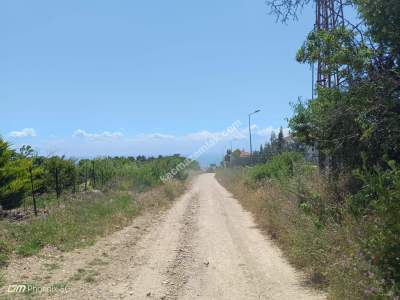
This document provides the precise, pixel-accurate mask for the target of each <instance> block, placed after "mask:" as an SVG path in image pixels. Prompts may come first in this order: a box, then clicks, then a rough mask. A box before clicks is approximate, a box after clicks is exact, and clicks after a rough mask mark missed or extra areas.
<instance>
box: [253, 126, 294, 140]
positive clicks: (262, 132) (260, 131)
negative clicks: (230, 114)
mask: <svg viewBox="0 0 400 300" xmlns="http://www.w3.org/2000/svg"><path fill="white" fill-rule="evenodd" d="M251 130H252V131H253V132H254V134H255V135H259V136H261V137H265V138H269V137H270V136H271V133H272V132H275V133H276V134H278V133H279V128H273V127H267V128H259V127H258V126H257V125H253V126H252V128H251ZM283 135H284V136H288V135H289V128H283Z"/></svg>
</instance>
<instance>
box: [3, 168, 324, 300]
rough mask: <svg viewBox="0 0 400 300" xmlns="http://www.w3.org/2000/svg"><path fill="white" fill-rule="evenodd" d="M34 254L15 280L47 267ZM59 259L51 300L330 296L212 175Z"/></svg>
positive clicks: (53, 274)
mask: <svg viewBox="0 0 400 300" xmlns="http://www.w3.org/2000/svg"><path fill="white" fill-rule="evenodd" d="M29 259H30V260H31V261H30V264H28V265H29V266H30V267H29V268H28V270H23V269H22V268H21V266H22V265H26V264H27V263H28V262H27V261H25V262H22V263H20V264H19V265H15V264H14V265H13V264H11V265H10V267H9V268H15V269H17V270H18V268H20V273H19V274H18V275H17V274H14V275H13V276H14V279H15V280H18V279H20V278H18V277H21V276H22V274H23V273H24V272H25V273H27V272H29V273H30V274H32V273H35V271H38V270H40V268H42V269H43V264H44V262H43V261H41V262H37V261H35V260H34V259H32V258H29ZM54 259H55V261H57V262H58V263H60V264H61V265H60V266H59V268H58V269H55V270H53V271H52V272H51V274H50V275H49V281H50V282H54V283H55V282H67V283H68V285H67V290H68V292H67V293H66V294H62V293H56V294H54V295H52V296H51V297H50V298H53V299H207V300H208V299H229V300H232V299H238V300H243V299H279V300H284V299H325V297H324V295H322V294H320V293H318V292H316V291H314V290H312V289H309V288H306V287H304V285H303V284H302V278H301V275H300V274H298V273H297V272H296V271H295V270H294V269H293V267H291V266H290V265H289V264H288V263H287V262H286V261H285V259H284V258H283V257H282V254H281V252H280V251H279V249H278V248H277V247H276V246H275V245H274V244H273V243H272V242H271V241H270V240H268V238H266V237H265V236H264V235H263V234H262V233H261V232H260V231H259V230H258V229H257V227H256V226H255V223H254V222H253V220H252V217H251V216H250V214H249V213H248V212H246V211H244V210H243V209H242V207H241V206H240V204H239V203H238V201H237V200H235V199H233V198H232V196H231V194H230V193H228V192H227V191H226V190H225V189H224V188H223V187H222V186H221V185H220V184H219V183H218V182H217V181H216V180H215V178H214V175H213V174H203V175H200V176H198V177H196V178H195V179H194V180H193V183H192V185H191V187H190V189H189V190H188V192H186V193H185V194H184V195H183V196H182V197H181V198H180V199H178V200H177V201H176V202H175V203H174V205H173V206H172V208H171V209H169V210H168V211H166V212H164V213H162V214H160V215H159V216H156V217H154V216H153V217H150V216H142V217H138V218H137V219H136V220H135V221H134V223H133V224H132V225H131V226H129V227H127V228H124V229H123V230H120V231H119V232H116V233H114V234H112V235H110V236H108V237H106V238H104V239H102V240H100V241H99V242H98V243H96V245H94V246H92V247H89V248H87V249H83V250H76V251H73V252H71V253H66V254H63V260H62V262H60V261H59V260H57V257H56V258H54ZM96 261H97V263H96ZM47 263H48V262H47ZM40 264H41V266H40ZM15 269H14V271H15ZM10 272H11V271H10ZM79 274H81V275H82V276H81V277H82V278H83V279H82V280H79V279H80V277H79ZM74 276H75V277H74ZM85 276H86V277H85ZM90 276H92V277H90ZM71 278H75V280H71ZM85 278H86V279H87V278H92V279H91V280H85ZM46 297H48V296H46Z"/></svg>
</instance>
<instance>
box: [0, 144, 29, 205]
mask: <svg viewBox="0 0 400 300" xmlns="http://www.w3.org/2000/svg"><path fill="white" fill-rule="evenodd" d="M25 185H26V173H25V170H24V166H23V163H22V161H20V160H18V159H17V157H16V153H15V151H13V150H11V149H10V146H9V144H8V143H7V142H5V141H4V140H2V139H1V138H0V205H1V206H2V207H3V208H4V209H11V208H14V207H18V206H19V205H20V204H21V202H22V199H23V196H24V193H25Z"/></svg>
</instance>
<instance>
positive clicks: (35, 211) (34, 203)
mask: <svg viewBox="0 0 400 300" xmlns="http://www.w3.org/2000/svg"><path fill="white" fill-rule="evenodd" d="M29 175H30V177H31V194H32V201H33V211H34V213H35V216H37V215H38V213H37V206H36V198H35V189H34V187H33V174H32V169H31V168H29Z"/></svg>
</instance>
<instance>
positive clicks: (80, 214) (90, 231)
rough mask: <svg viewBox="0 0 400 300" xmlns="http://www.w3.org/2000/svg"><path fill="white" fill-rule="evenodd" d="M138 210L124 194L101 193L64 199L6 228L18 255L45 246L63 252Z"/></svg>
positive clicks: (136, 205)
mask: <svg viewBox="0 0 400 300" xmlns="http://www.w3.org/2000/svg"><path fill="white" fill-rule="evenodd" d="M138 211H139V207H138V204H137V203H136V201H135V199H133V198H132V197H131V196H129V195H128V194H116V195H113V196H112V197H110V198H109V197H107V196H101V197H98V198H95V199H90V200H76V201H73V202H72V201H71V202H67V203H65V208H62V209H55V210H53V211H52V212H51V213H50V214H49V216H47V217H45V218H35V219H32V220H30V222H28V223H18V224H9V226H10V227H9V230H10V232H11V234H12V236H13V237H14V238H15V240H16V241H17V246H16V253H17V254H18V255H21V256H30V255H33V254H36V253H38V251H39V250H40V249H41V248H42V247H43V246H45V245H51V246H55V247H57V248H59V249H60V250H64V251H67V250H71V249H74V248H77V247H82V246H86V245H90V244H92V243H93V242H94V241H95V240H96V237H98V236H100V235H103V234H105V233H107V232H109V231H111V227H112V226H115V225H126V224H127V223H128V221H129V219H131V218H132V217H133V216H135V215H136V214H137V213H138Z"/></svg>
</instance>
